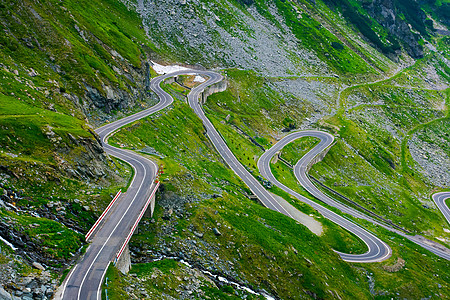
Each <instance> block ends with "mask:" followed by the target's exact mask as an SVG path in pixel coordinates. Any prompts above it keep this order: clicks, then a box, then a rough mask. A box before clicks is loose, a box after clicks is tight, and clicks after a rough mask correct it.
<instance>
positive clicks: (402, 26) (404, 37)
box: [366, 0, 426, 58]
mask: <svg viewBox="0 0 450 300" xmlns="http://www.w3.org/2000/svg"><path fill="white" fill-rule="evenodd" d="M366 9H367V12H368V13H369V14H370V16H371V17H372V18H374V19H375V20H377V21H378V22H379V23H380V24H381V25H382V26H383V27H384V28H386V29H387V30H388V32H389V33H390V34H392V35H393V36H395V37H396V38H398V40H399V41H401V42H403V45H404V46H405V48H406V51H407V52H408V54H409V55H410V56H411V57H413V58H422V57H423V48H422V46H421V45H419V39H420V35H418V34H415V33H413V32H412V31H411V28H410V25H409V24H408V23H407V22H406V21H405V20H403V19H402V18H400V17H399V15H400V12H399V11H398V9H397V8H396V7H395V4H394V2H393V1H389V0H373V1H372V2H371V3H370V4H369V5H367V7H366ZM417 14H418V15H419V17H420V18H421V19H423V20H425V19H426V15H425V13H424V12H423V11H422V10H420V9H419V10H417Z"/></svg>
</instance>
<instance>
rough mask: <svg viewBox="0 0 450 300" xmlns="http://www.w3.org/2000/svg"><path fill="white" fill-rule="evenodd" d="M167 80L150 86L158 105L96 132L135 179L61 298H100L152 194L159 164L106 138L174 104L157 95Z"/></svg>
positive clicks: (69, 281)
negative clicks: (109, 271)
mask: <svg viewBox="0 0 450 300" xmlns="http://www.w3.org/2000/svg"><path fill="white" fill-rule="evenodd" d="M172 76H173V75H172ZM165 78H167V77H163V76H161V77H157V78H154V79H153V80H152V81H151V84H150V87H151V88H152V89H153V90H154V91H155V92H156V93H157V94H158V96H159V98H160V102H159V103H158V104H156V105H155V106H153V107H151V108H149V109H146V110H143V111H141V112H139V113H136V114H134V115H131V116H128V117H126V118H123V119H120V120H117V121H115V122H112V123H110V124H107V125H105V126H103V127H100V128H98V129H97V130H96V133H97V134H98V135H99V137H100V139H101V141H102V145H103V147H104V149H105V151H106V153H107V154H109V155H112V156H114V157H117V158H120V159H122V160H123V161H125V162H127V163H129V164H130V165H131V166H132V167H133V169H134V178H133V180H132V182H131V184H130V186H129V188H128V190H127V192H126V193H124V194H122V195H121V196H120V197H119V199H117V201H116V203H115V204H114V206H113V207H112V208H111V210H110V211H109V212H108V214H107V215H106V216H105V218H104V220H103V222H102V223H101V226H99V228H98V229H97V230H96V231H95V232H94V234H93V236H92V243H91V244H90V245H89V247H88V249H87V250H86V253H85V255H84V256H83V257H82V259H81V260H80V261H79V263H78V264H77V265H76V266H75V267H74V269H73V270H72V272H71V273H69V274H68V276H67V279H66V281H65V283H64V287H63V294H62V295H61V297H62V298H63V299H70V300H72V299H80V300H85V299H101V296H100V292H101V284H102V281H103V276H104V274H105V271H106V269H107V267H108V265H109V262H111V261H112V260H113V259H114V257H115V255H116V253H117V251H118V249H119V248H120V247H121V246H122V244H123V242H124V241H125V239H126V237H127V235H128V233H129V232H130V230H131V227H132V226H133V224H134V223H135V221H136V220H137V218H138V215H139V213H140V212H141V210H142V209H143V207H144V205H145V202H146V201H147V200H148V197H149V196H150V194H151V191H152V186H153V182H154V179H155V178H156V172H157V168H158V167H157V165H156V164H155V163H153V162H152V161H150V160H148V159H146V158H144V157H142V156H140V155H138V154H136V153H134V152H132V151H128V150H124V149H119V148H115V147H113V146H111V145H108V144H107V139H108V136H110V135H111V134H112V133H113V132H115V131H116V130H118V129H119V128H121V127H122V126H125V125H127V124H130V123H132V122H134V121H137V120H139V119H141V118H144V117H146V116H149V115H151V114H153V113H155V112H158V111H160V110H162V109H164V108H165V107H167V106H168V105H170V104H171V103H172V101H173V99H172V98H171V97H170V96H168V95H167V94H166V93H161V92H158V91H160V90H161V89H160V87H159V85H160V83H161V81H163V80H164V79H165Z"/></svg>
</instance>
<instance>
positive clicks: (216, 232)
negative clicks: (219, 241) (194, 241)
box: [213, 228, 222, 236]
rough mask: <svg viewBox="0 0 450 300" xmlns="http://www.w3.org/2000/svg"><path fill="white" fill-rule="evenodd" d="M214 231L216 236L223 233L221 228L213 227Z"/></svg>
mask: <svg viewBox="0 0 450 300" xmlns="http://www.w3.org/2000/svg"><path fill="white" fill-rule="evenodd" d="M213 233H214V234H215V235H216V236H221V235H222V233H220V231H219V229H217V228H213Z"/></svg>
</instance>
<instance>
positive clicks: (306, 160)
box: [258, 130, 450, 262]
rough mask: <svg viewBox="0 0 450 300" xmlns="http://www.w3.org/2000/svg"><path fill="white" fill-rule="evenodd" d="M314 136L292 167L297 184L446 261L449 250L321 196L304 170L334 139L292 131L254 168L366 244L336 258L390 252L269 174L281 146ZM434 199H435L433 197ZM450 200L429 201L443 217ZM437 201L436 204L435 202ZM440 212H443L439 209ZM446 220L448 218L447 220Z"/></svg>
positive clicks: (364, 258)
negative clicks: (365, 249) (314, 140)
mask: <svg viewBox="0 0 450 300" xmlns="http://www.w3.org/2000/svg"><path fill="white" fill-rule="evenodd" d="M307 136H309V137H316V138H319V139H320V142H319V144H317V145H316V146H315V147H314V148H313V149H311V150H310V151H309V152H308V153H307V154H306V155H305V156H303V157H302V158H301V159H300V160H299V161H298V162H297V164H296V165H295V166H294V175H295V177H296V178H297V180H298V181H299V183H300V184H301V185H302V186H303V187H304V188H305V189H306V190H307V191H308V192H309V193H310V194H311V195H313V196H314V197H315V198H317V199H319V200H320V201H322V202H323V203H325V204H327V205H330V206H333V207H335V208H337V209H339V210H340V211H342V212H343V213H346V214H349V215H351V216H353V217H355V218H359V219H364V220H367V221H369V222H371V223H373V224H375V225H378V226H381V227H383V228H385V229H387V230H389V231H391V232H394V233H397V234H399V235H401V236H403V237H405V238H407V239H408V240H410V241H412V242H414V243H416V244H417V245H419V246H421V247H423V248H425V249H427V250H429V251H431V252H433V253H434V254H436V255H438V256H440V257H442V258H445V259H447V260H450V250H449V249H448V248H446V247H445V246H443V245H440V244H437V243H433V242H431V241H429V240H427V239H425V238H423V237H421V236H410V235H407V234H405V233H404V232H402V231H399V230H397V229H394V228H392V227H390V226H389V225H387V224H384V223H381V222H379V221H377V220H375V219H373V218H371V217H369V216H367V215H365V214H363V213H361V212H359V211H357V210H355V209H353V208H351V207H349V206H347V205H344V204H342V203H340V202H337V201H335V200H333V199H331V198H330V197H328V196H327V195H325V194H324V193H323V192H322V191H320V190H319V189H318V188H317V187H316V186H315V185H314V184H313V183H312V182H311V180H310V179H309V177H308V176H307V174H306V173H307V168H308V165H309V164H310V163H311V161H312V160H313V159H314V158H315V157H316V156H317V155H319V154H320V153H321V152H322V151H324V150H325V149H326V148H328V147H330V146H331V144H332V143H333V140H334V137H333V136H332V135H331V134H329V133H326V132H322V131H315V130H309V131H297V132H293V133H291V134H289V135H287V136H285V137H284V138H282V139H281V140H280V141H279V142H278V143H276V144H275V145H274V146H272V148H270V149H269V150H267V151H266V152H265V153H264V154H263V155H262V156H261V157H260V159H259V161H258V168H259V170H260V172H261V175H262V176H264V177H265V178H266V179H268V180H270V181H272V183H273V184H275V185H277V186H278V187H280V188H281V189H283V190H284V191H286V192H287V193H289V194H291V195H292V196H294V197H296V198H297V199H299V200H300V201H302V202H305V203H307V204H309V205H311V206H312V207H314V208H315V209H316V210H317V211H319V212H320V213H322V214H323V215H324V216H325V217H326V218H328V219H330V220H331V221H333V222H335V223H336V224H338V225H340V226H342V227H344V228H345V229H347V230H349V231H350V232H352V233H353V234H355V235H356V236H358V237H359V238H361V239H362V240H363V241H364V242H365V243H366V245H367V246H368V248H369V251H368V252H367V253H364V254H361V255H351V254H345V253H339V255H340V256H341V257H342V259H344V260H346V261H349V262H375V261H382V260H384V259H387V258H388V257H389V256H390V254H391V249H390V248H389V246H388V245H387V244H386V243H384V242H383V241H381V240H380V239H379V238H377V237H376V236H374V235H373V234H372V233H370V232H368V231H367V230H365V229H363V228H361V227H360V226H358V225H356V224H354V223H353V222H350V221H349V220H347V219H345V218H343V217H342V216H339V215H337V214H335V213H333V212H332V211H330V210H328V209H326V208H325V207H323V206H321V205H320V204H318V203H316V202H314V201H312V200H310V199H308V198H306V197H304V196H302V195H300V194H298V193H296V192H295V191H293V190H291V189H290V188H288V187H286V186H285V185H283V184H282V183H281V182H279V181H278V180H277V179H276V178H275V176H274V175H273V174H272V172H271V170H270V161H271V159H272V157H273V156H274V155H275V154H276V153H277V152H278V151H280V150H281V149H283V147H284V146H286V145H287V144H289V143H291V142H293V141H295V140H296V139H299V138H302V137H307ZM435 196H436V197H435ZM448 197H450V192H446V193H438V194H435V195H433V198H434V199H435V201H436V199H438V202H439V203H443V204H442V205H443V206H442V207H443V208H441V207H440V206H439V204H438V207H439V208H440V209H441V211H442V212H443V213H444V211H445V209H444V207H445V208H446V212H447V215H446V213H444V215H446V217H447V216H448V212H449V210H448V207H447V206H446V205H445V203H444V199H445V198H448ZM438 202H437V203H438ZM443 209H444V210H443ZM447 220H448V219H447Z"/></svg>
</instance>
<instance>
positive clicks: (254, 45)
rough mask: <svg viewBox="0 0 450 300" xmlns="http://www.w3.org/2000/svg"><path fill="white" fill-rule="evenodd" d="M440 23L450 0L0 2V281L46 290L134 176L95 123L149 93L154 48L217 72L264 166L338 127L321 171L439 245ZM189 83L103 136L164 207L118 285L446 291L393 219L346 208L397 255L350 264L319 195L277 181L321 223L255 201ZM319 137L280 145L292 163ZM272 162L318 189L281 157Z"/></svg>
mask: <svg viewBox="0 0 450 300" xmlns="http://www.w3.org/2000/svg"><path fill="white" fill-rule="evenodd" d="M449 20H450V2H449V1H448V0H423V1H418V0H412V1H406V0H395V1H382V0H210V1H204V0H167V1H155V0H139V1H136V0H91V1H86V0H82V1H73V0H64V1H60V0H45V1H33V0H18V1H8V0H0V29H1V32H2V33H1V34H0V298H1V297H3V295H5V297H10V298H6V299H11V298H12V296H17V297H22V299H30V298H36V299H46V298H47V299H48V298H50V297H52V296H53V295H54V293H55V290H56V289H57V287H58V286H59V284H60V283H61V282H62V280H63V279H64V276H65V275H66V274H67V273H68V271H69V269H70V268H71V266H73V265H74V264H75V263H76V262H77V260H78V258H79V257H80V256H81V255H82V254H83V252H84V250H85V249H86V247H87V244H86V242H85V241H84V236H83V235H84V234H85V233H86V232H87V231H88V230H89V228H90V227H91V226H92V224H93V223H94V222H95V220H96V218H97V217H98V216H99V215H100V214H101V212H102V211H103V209H104V208H105V207H106V206H107V204H108V203H109V201H110V200H111V198H112V197H113V196H114V195H115V193H116V192H117V191H118V190H119V189H122V190H123V191H125V190H126V188H127V185H128V182H129V181H130V180H131V178H132V176H133V170H132V169H131V168H130V166H128V165H127V164H125V163H124V162H122V161H120V160H117V159H114V158H111V157H108V156H107V155H106V154H105V152H104V150H103V148H102V146H101V143H100V141H99V139H98V136H97V135H96V134H95V132H94V128H97V127H99V126H101V125H103V124H106V123H108V122H111V121H114V120H116V119H119V118H122V117H124V116H126V115H129V114H131V113H134V112H137V111H140V110H142V109H144V108H147V107H150V106H152V105H154V104H155V103H156V102H157V101H158V99H157V97H156V96H155V95H154V94H153V93H152V92H151V91H150V89H149V84H150V79H151V78H153V77H155V76H157V73H156V72H155V70H154V69H153V68H154V67H155V66H157V65H156V64H157V63H158V64H164V65H168V64H178V65H183V66H187V67H196V68H208V69H216V70H218V72H221V73H222V74H223V75H224V76H225V77H226V80H227V84H228V87H227V90H226V91H224V92H221V93H216V94H213V95H211V96H209V97H208V99H207V101H206V103H205V105H204V106H203V108H204V111H205V113H206V114H207V116H208V118H209V119H210V120H211V122H212V123H213V124H214V126H215V127H216V128H217V129H218V131H219V132H220V134H221V135H222V137H223V138H224V139H225V141H226V143H227V145H228V146H229V148H230V149H231V150H232V151H233V153H234V154H235V156H236V157H237V158H238V159H239V161H240V162H241V163H242V164H243V165H244V166H245V167H246V168H247V169H248V170H249V171H250V172H252V174H253V175H254V176H255V178H257V179H258V180H260V181H261V182H264V179H263V178H261V176H260V174H259V172H258V169H257V166H256V164H257V161H258V158H259V157H260V156H261V154H262V153H263V149H268V148H270V147H271V145H273V144H275V143H276V142H277V141H278V140H279V139H280V138H281V137H283V136H284V135H285V134H286V133H287V132H290V131H292V130H301V129H320V130H323V131H327V132H330V133H332V134H333V135H334V136H335V137H336V144H335V145H333V147H332V148H331V149H330V151H329V152H328V154H327V155H326V156H325V158H324V160H323V161H321V162H319V163H317V164H315V165H314V166H313V167H312V169H311V171H310V175H311V176H312V177H314V178H316V179H317V180H318V181H319V182H321V183H322V184H323V185H324V186H327V187H328V188H329V189H332V190H334V191H336V192H338V193H339V194H340V195H341V196H342V197H340V198H339V199H338V200H339V201H346V200H345V198H347V199H351V200H352V201H353V203H354V204H355V203H356V204H357V205H355V206H354V207H355V208H357V209H361V207H362V208H364V209H365V210H370V211H373V212H376V213H377V214H378V215H380V216H381V217H383V218H385V219H388V220H390V221H392V223H393V224H396V225H398V226H400V227H402V228H404V229H405V230H407V231H408V232H410V233H411V234H413V235H421V236H424V237H425V238H427V239H428V240H430V241H433V242H435V243H439V244H441V245H442V246H443V247H447V248H448V247H449V246H450V227H449V224H448V223H447V222H446V220H445V218H444V217H443V216H442V214H441V212H440V211H439V210H438V209H437V208H436V206H435V205H434V203H433V201H432V200H431V198H430V196H431V194H433V193H434V192H437V191H441V190H449V189H450V148H449V145H450V137H449V132H450V131H449V130H450V115H449V109H448V105H449V97H450V91H449V82H450V65H449V59H450V37H449V36H450V31H449V29H448V26H449ZM155 69H156V67H155ZM181 80H182V81H183V84H182V85H180V84H179V83H177V82H174V83H165V84H164V89H165V90H166V91H169V92H170V93H171V94H172V95H173V96H174V98H175V99H176V100H175V102H174V103H173V104H172V105H171V106H170V107H169V108H167V109H165V110H164V111H162V112H160V113H158V114H156V115H152V116H150V117H147V118H145V119H143V120H141V121H138V122H135V123H134V124H131V125H129V126H127V127H125V128H123V129H121V130H119V131H118V132H117V133H115V134H114V135H113V136H112V137H111V138H110V143H111V144H113V145H116V146H118V147H122V148H126V149H130V150H132V151H137V152H139V153H140V154H142V155H145V156H146V157H148V158H150V159H152V160H154V161H155V162H157V163H158V164H160V165H163V167H164V174H163V175H162V177H161V182H162V187H161V189H160V192H159V193H158V198H157V205H156V210H155V214H154V216H153V217H152V218H148V217H145V218H144V219H143V220H142V221H141V223H140V225H139V229H138V231H137V233H135V234H134V236H133V238H132V240H131V244H130V250H131V256H132V262H133V267H132V269H131V271H130V273H129V274H128V275H124V274H121V273H120V272H119V271H118V270H117V269H115V268H114V267H110V269H109V270H108V275H107V277H108V278H109V279H110V283H109V285H108V286H106V285H105V286H104V288H105V289H108V296H109V298H111V299H127V298H133V297H134V298H148V299H174V298H175V299H270V298H268V297H273V298H277V299H278V298H279V299H291V298H292V299H297V298H314V299H317V298H320V299H335V298H339V299H355V298H357V299H374V298H376V299H388V298H389V299H391V298H398V299H400V298H403V299H404V298H406V299H422V298H428V299H429V298H436V299H437V298H439V299H445V298H446V297H447V298H448V297H449V296H448V295H449V294H450V293H449V291H450V285H449V282H450V264H449V262H448V261H446V260H444V259H442V258H439V257H438V256H436V255H434V254H432V253H431V252H428V251H426V250H424V249H422V248H420V247H418V246H417V245H415V244H413V243H411V242H409V241H408V240H406V239H404V238H402V237H401V236H398V235H395V234H393V233H391V232H388V231H386V230H384V229H382V228H379V227H377V226H374V225H372V224H368V223H367V222H364V221H362V220H354V221H355V222H356V223H358V224H360V225H362V226H364V227H365V228H367V229H369V230H370V231H372V232H374V233H375V234H376V235H377V236H379V237H380V238H381V239H383V240H384V241H386V242H387V243H388V244H389V245H390V246H391V248H392V249H393V255H392V257H391V258H389V259H388V260H386V261H384V262H382V263H371V264H350V263H347V262H344V261H342V260H341V259H340V258H339V256H338V255H337V254H336V253H335V252H334V251H333V249H334V250H338V251H343V252H348V253H363V252H364V251H365V250H366V245H364V243H362V241H360V240H359V239H358V238H357V237H356V236H354V235H352V234H351V233H350V232H348V231H346V230H344V229H342V228H340V227H339V226H337V225H335V224H334V223H332V222H330V221H328V220H326V219H324V218H323V217H322V216H321V215H320V214H319V213H318V212H317V211H315V210H314V209H313V208H311V207H310V206H308V205H306V204H303V203H300V202H299V201H297V200H296V199H293V198H291V197H290V196H289V195H287V194H286V193H284V192H283V191H281V190H280V189H278V188H276V187H271V188H270V192H271V193H273V194H274V195H275V196H276V197H282V198H284V199H285V200H287V201H288V202H290V203H291V204H292V205H294V206H295V207H297V208H298V209H299V210H300V211H302V212H303V213H304V214H305V215H306V216H309V217H310V218H311V219H313V221H314V222H315V224H317V225H316V226H319V227H320V228H321V230H322V234H321V235H316V234H314V233H312V232H311V231H310V230H309V229H308V228H307V227H306V226H303V225H302V224H299V223H297V222H296V221H294V220H292V219H290V218H288V217H286V216H284V215H280V214H278V213H275V212H273V211H270V210H268V209H266V208H264V207H262V206H261V205H260V204H258V203H257V202H255V201H254V200H252V199H249V197H248V195H249V194H250V191H249V189H248V187H246V185H245V184H244V183H243V182H242V181H241V180H240V179H239V178H238V177H237V176H236V175H235V174H234V173H233V172H232V171H231V170H230V169H229V167H228V166H227V165H226V164H225V163H224V161H223V160H222V158H221V157H220V156H219V155H218V153H217V151H216V150H215V148H214V147H213V146H212V144H211V142H210V141H209V140H208V138H207V137H206V135H205V134H204V127H203V126H202V124H201V121H200V119H198V117H197V116H196V115H195V114H194V112H193V111H192V110H191V109H190V107H189V106H188V104H187V101H186V95H187V93H188V92H189V90H188V89H187V88H186V86H188V87H192V86H195V84H196V83H195V82H194V80H193V76H185V77H182V78H181ZM316 142H317V141H316V140H314V139H300V140H298V141H296V142H295V143H293V144H291V145H289V146H288V147H285V148H284V149H283V151H282V152H281V153H280V156H281V157H282V158H284V160H285V161H287V162H288V163H290V164H295V163H296V161H298V160H299V159H300V158H301V156H302V155H303V154H304V153H306V152H307V151H308V150H309V149H311V148H312V147H313V146H314V145H315V143H316ZM271 167H272V170H273V173H274V174H275V175H276V177H277V178H278V179H279V180H280V181H282V182H284V183H285V184H286V185H288V186H289V187H291V188H292V189H294V190H296V191H298V192H299V193H301V194H302V195H305V196H306V197H308V198H310V199H313V200H314V198H313V197H312V196H311V195H309V194H308V193H307V192H306V190H304V189H303V188H302V187H301V186H300V185H299V184H298V182H297V181H296V179H295V177H294V176H293V173H292V170H291V169H290V167H289V166H288V165H287V164H285V163H283V162H281V161H280V160H278V161H273V163H272V166H271ZM324 191H326V192H327V193H330V192H329V190H327V189H325V188H324ZM330 195H332V196H333V197H338V196H336V194H330ZM354 204H349V205H354ZM216 231H218V232H219V233H220V234H216ZM217 276H221V277H224V278H226V279H227V281H226V282H224V281H220V280H218V279H217ZM243 287H246V288H243ZM26 297H28V298H26ZM44 297H46V298H44Z"/></svg>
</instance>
